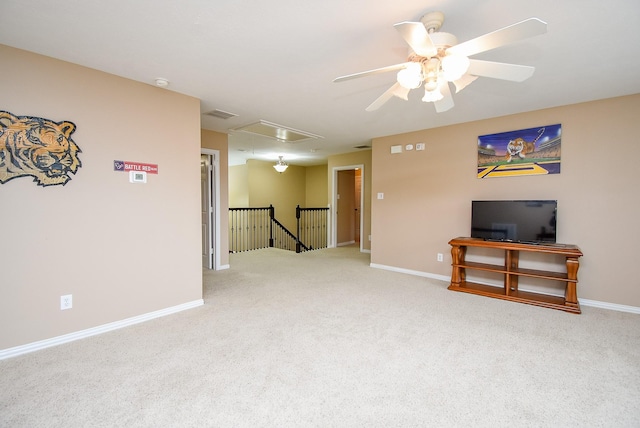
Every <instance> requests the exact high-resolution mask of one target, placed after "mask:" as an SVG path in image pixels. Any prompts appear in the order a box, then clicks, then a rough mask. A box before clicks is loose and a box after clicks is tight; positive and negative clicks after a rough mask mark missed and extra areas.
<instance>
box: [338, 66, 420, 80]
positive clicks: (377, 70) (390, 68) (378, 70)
mask: <svg viewBox="0 0 640 428" xmlns="http://www.w3.org/2000/svg"><path fill="white" fill-rule="evenodd" d="M407 64H411V62H403V63H402V64H394V65H388V66H386V67H381V68H375V69H373V70H367V71H361V72H360V73H353V74H347V75H346V76H340V77H336V78H335V79H333V81H334V82H336V83H337V82H344V81H345V80H349V79H356V78H358V77H364V76H370V75H372V74H379V73H386V72H388V71H394V70H401V69H403V68H406V66H407Z"/></svg>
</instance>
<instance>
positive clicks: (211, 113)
mask: <svg viewBox="0 0 640 428" xmlns="http://www.w3.org/2000/svg"><path fill="white" fill-rule="evenodd" d="M205 115H206V116H213V117H217V118H218V119H229V118H232V117H236V116H238V115H237V114H234V113H229V112H228V111H223V110H218V109H215V110H211V111H208V112H206V113H205Z"/></svg>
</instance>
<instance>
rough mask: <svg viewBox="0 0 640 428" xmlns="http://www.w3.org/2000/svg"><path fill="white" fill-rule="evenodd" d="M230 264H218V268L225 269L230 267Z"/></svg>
mask: <svg viewBox="0 0 640 428" xmlns="http://www.w3.org/2000/svg"><path fill="white" fill-rule="evenodd" d="M229 268H230V265H220V266H218V270H225V269H229Z"/></svg>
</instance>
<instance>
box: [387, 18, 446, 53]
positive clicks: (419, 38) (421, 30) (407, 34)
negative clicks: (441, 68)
mask: <svg viewBox="0 0 640 428" xmlns="http://www.w3.org/2000/svg"><path fill="white" fill-rule="evenodd" d="M394 27H395V28H396V30H398V31H399V32H400V35H401V36H402V38H403V39H404V40H405V41H406V42H407V43H408V44H409V46H411V49H412V50H413V51H414V52H415V53H416V54H418V55H420V56H424V57H427V58H429V57H432V56H435V55H436V54H437V53H438V49H437V48H436V47H435V46H434V44H433V42H432V41H431V37H429V33H428V32H427V29H426V28H425V26H424V24H423V23H422V22H407V21H405V22H400V23H398V24H395V25H394Z"/></svg>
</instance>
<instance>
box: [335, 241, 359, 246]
mask: <svg viewBox="0 0 640 428" xmlns="http://www.w3.org/2000/svg"><path fill="white" fill-rule="evenodd" d="M355 243H356V241H347V242H339V243H338V245H336V246H337V247H346V246H347V245H353V244H355Z"/></svg>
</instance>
